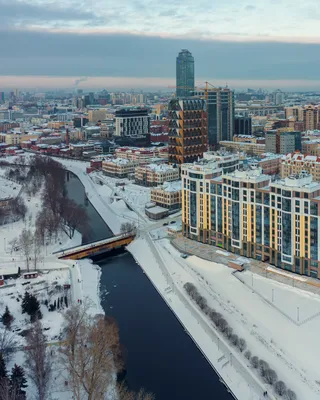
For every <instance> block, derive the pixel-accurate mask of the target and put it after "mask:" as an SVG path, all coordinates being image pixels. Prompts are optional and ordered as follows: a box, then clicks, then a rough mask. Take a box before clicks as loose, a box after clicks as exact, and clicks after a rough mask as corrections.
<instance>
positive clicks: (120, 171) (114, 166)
mask: <svg viewBox="0 0 320 400" xmlns="http://www.w3.org/2000/svg"><path fill="white" fill-rule="evenodd" d="M138 165H139V163H138V162H137V161H129V160H126V159H123V158H113V159H109V160H106V161H103V162H102V171H103V173H104V174H105V175H107V176H114V177H117V178H127V177H128V176H129V175H133V174H134V171H135V168H136V167H137V166H138Z"/></svg>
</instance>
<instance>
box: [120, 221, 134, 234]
mask: <svg viewBox="0 0 320 400" xmlns="http://www.w3.org/2000/svg"><path fill="white" fill-rule="evenodd" d="M135 229H136V227H135V225H134V223H131V222H123V223H122V224H121V226H120V233H124V234H125V233H133V232H135Z"/></svg>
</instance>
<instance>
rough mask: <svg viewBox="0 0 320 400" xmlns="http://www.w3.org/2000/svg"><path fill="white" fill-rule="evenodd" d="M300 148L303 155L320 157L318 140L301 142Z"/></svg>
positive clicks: (319, 141) (319, 140)
mask: <svg viewBox="0 0 320 400" xmlns="http://www.w3.org/2000/svg"><path fill="white" fill-rule="evenodd" d="M301 146H302V153H303V154H310V155H312V156H320V139H314V140H306V141H303V142H302V145H301Z"/></svg>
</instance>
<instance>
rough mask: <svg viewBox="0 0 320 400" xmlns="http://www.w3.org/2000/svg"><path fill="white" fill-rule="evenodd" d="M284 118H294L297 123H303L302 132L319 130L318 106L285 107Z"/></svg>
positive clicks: (319, 109) (319, 107) (319, 113)
mask: <svg viewBox="0 0 320 400" xmlns="http://www.w3.org/2000/svg"><path fill="white" fill-rule="evenodd" d="M285 115H286V118H287V119H289V118H294V119H295V121H297V122H303V130H304V131H307V130H315V129H319V128H320V106H319V105H313V104H309V105H306V106H304V107H303V106H293V107H285Z"/></svg>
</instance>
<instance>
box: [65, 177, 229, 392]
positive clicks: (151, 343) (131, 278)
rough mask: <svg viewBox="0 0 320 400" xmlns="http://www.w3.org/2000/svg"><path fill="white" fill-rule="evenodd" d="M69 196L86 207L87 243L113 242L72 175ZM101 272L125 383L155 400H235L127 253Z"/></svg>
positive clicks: (103, 262)
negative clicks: (121, 347) (107, 239)
mask: <svg viewBox="0 0 320 400" xmlns="http://www.w3.org/2000/svg"><path fill="white" fill-rule="evenodd" d="M66 186H67V192H68V196H69V197H70V198H72V199H74V200H75V201H77V203H78V204H82V205H83V206H84V207H85V208H86V211H87V214H88V217H89V229H88V230H87V231H86V232H83V235H84V242H88V241H92V240H99V239H103V238H105V237H108V236H111V234H112V233H111V231H110V229H109V228H108V227H107V226H106V224H105V223H104V221H103V220H102V219H101V217H100V216H99V214H98V213H97V212H96V210H95V209H94V208H93V206H92V205H91V204H90V202H88V201H87V200H85V191H84V188H83V186H82V184H81V182H80V181H79V180H78V178H76V177H75V176H74V175H71V174H70V175H69V180H67V185H66ZM95 262H96V263H97V264H99V266H100V267H101V269H102V276H101V304H102V307H103V309H104V311H105V313H106V315H110V316H113V317H114V318H115V319H116V320H117V322H118V324H119V328H120V340H121V343H122V344H123V345H124V347H125V349H126V353H127V355H126V369H127V373H126V383H127V385H128V387H129V388H130V389H131V390H139V388H141V387H144V388H145V389H146V390H147V391H150V392H153V393H154V394H155V398H156V400H180V399H181V400H202V399H212V400H231V399H232V396H231V395H230V394H229V393H228V392H227V390H226V387H225V386H224V385H223V384H222V383H221V382H220V381H219V377H218V376H217V375H216V373H215V372H214V370H213V369H212V368H211V366H210V365H209V364H208V362H207V361H206V359H205V358H204V356H203V355H202V353H201V352H200V351H199V350H198V348H197V347H196V345H195V344H194V342H193V341H192V339H191V338H190V337H189V335H188V334H187V333H186V332H185V330H184V328H183V327H182V326H181V325H180V323H179V321H178V320H177V319H176V317H175V316H174V314H173V313H172V312H171V310H170V309H169V308H168V307H167V305H166V303H165V302H164V300H163V299H162V297H161V296H160V295H159V294H158V292H157V291H156V290H155V288H154V287H153V285H152V283H151V282H150V281H149V279H148V278H147V277H146V275H145V274H144V273H143V271H142V269H141V268H140V267H139V266H138V265H137V264H136V262H135V260H134V258H133V257H132V256H131V254H129V253H127V252H124V253H122V254H118V255H116V256H111V257H110V256H109V257H106V258H104V259H100V260H99V261H95Z"/></svg>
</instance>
